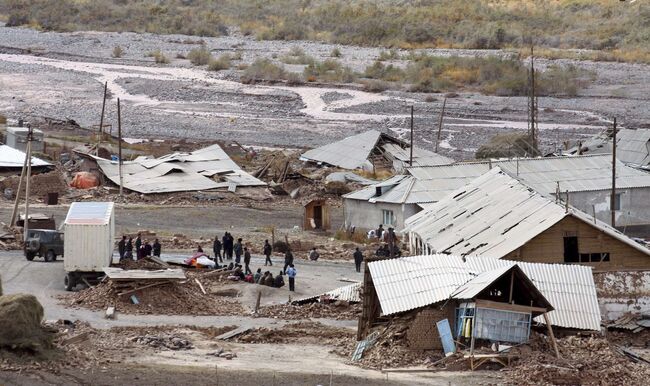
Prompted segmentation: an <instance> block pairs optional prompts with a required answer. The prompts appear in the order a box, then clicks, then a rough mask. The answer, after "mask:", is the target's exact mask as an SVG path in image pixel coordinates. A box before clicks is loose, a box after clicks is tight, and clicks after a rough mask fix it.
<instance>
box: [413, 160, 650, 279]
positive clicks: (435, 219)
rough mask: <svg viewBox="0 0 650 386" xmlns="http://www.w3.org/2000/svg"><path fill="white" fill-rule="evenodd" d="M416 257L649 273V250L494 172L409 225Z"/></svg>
mask: <svg viewBox="0 0 650 386" xmlns="http://www.w3.org/2000/svg"><path fill="white" fill-rule="evenodd" d="M404 232H405V233H407V234H408V238H409V248H410V250H411V251H412V252H413V253H416V254H437V253H442V254H452V255H458V256H484V257H488V258H493V259H507V260H516V261H527V262H538V263H569V264H585V265H589V266H592V267H594V269H595V270H596V271H617V270H621V269H648V268H650V250H649V249H648V248H646V247H645V246H644V245H641V244H639V243H637V242H635V241H634V240H632V239H630V238H629V237H627V236H625V235H624V234H622V233H621V232H619V231H617V230H616V229H614V228H612V227H610V226H609V225H607V224H606V223H604V222H602V221H600V220H598V219H596V218H594V217H593V216H589V215H587V214H586V213H584V212H582V211H580V210H578V209H575V208H573V207H571V206H570V205H569V204H568V203H566V202H560V201H559V200H558V199H554V198H550V197H548V196H543V195H542V194H540V193H538V192H537V191H536V190H534V189H532V188H531V187H529V186H527V185H526V184H524V183H523V181H520V180H518V179H516V178H514V177H512V176H510V175H508V174H507V173H505V172H504V171H503V170H501V168H500V167H495V168H494V169H492V170H490V171H489V172H487V173H485V174H484V175H482V176H481V177H479V178H477V179H475V180H474V181H472V182H470V183H469V184H467V185H465V186H463V187H461V188H459V189H457V190H455V191H453V192H452V193H449V194H448V195H447V196H446V197H445V198H443V199H441V200H440V201H438V202H437V203H435V204H430V205H427V206H425V209H424V210H423V211H422V212H420V213H418V214H416V215H414V216H412V217H410V218H409V219H407V220H406V228H405V230H404Z"/></svg>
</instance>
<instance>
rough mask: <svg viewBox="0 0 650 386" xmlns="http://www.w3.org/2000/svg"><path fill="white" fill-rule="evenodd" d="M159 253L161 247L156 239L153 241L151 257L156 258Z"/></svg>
mask: <svg viewBox="0 0 650 386" xmlns="http://www.w3.org/2000/svg"><path fill="white" fill-rule="evenodd" d="M161 251H162V245H160V241H159V240H158V239H155V240H154V241H153V255H154V256H156V257H160V252H161Z"/></svg>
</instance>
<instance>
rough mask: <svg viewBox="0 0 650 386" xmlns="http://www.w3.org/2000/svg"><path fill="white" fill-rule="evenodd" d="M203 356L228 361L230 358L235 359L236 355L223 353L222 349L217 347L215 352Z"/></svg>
mask: <svg viewBox="0 0 650 386" xmlns="http://www.w3.org/2000/svg"><path fill="white" fill-rule="evenodd" d="M205 355H211V356H215V357H217V358H226V359H228V360H230V359H232V358H237V354H235V353H233V352H230V351H225V350H224V349H223V348H221V347H219V348H217V349H216V350H215V351H212V352H209V353H207V354H205Z"/></svg>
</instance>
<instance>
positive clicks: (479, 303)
mask: <svg viewBox="0 0 650 386" xmlns="http://www.w3.org/2000/svg"><path fill="white" fill-rule="evenodd" d="M476 307H481V308H493V309H496V310H504V311H515V312H531V313H532V312H537V313H541V314H543V313H545V312H547V311H548V310H547V309H546V308H541V307H531V306H522V305H520V304H509V303H500V302H494V301H491V300H483V299H476Z"/></svg>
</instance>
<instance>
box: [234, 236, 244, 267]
mask: <svg viewBox="0 0 650 386" xmlns="http://www.w3.org/2000/svg"><path fill="white" fill-rule="evenodd" d="M241 242H242V239H241V237H240V238H238V239H237V243H236V244H235V247H234V251H235V264H239V263H240V262H241V255H242V253H243V252H244V246H243V245H242V243H241Z"/></svg>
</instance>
